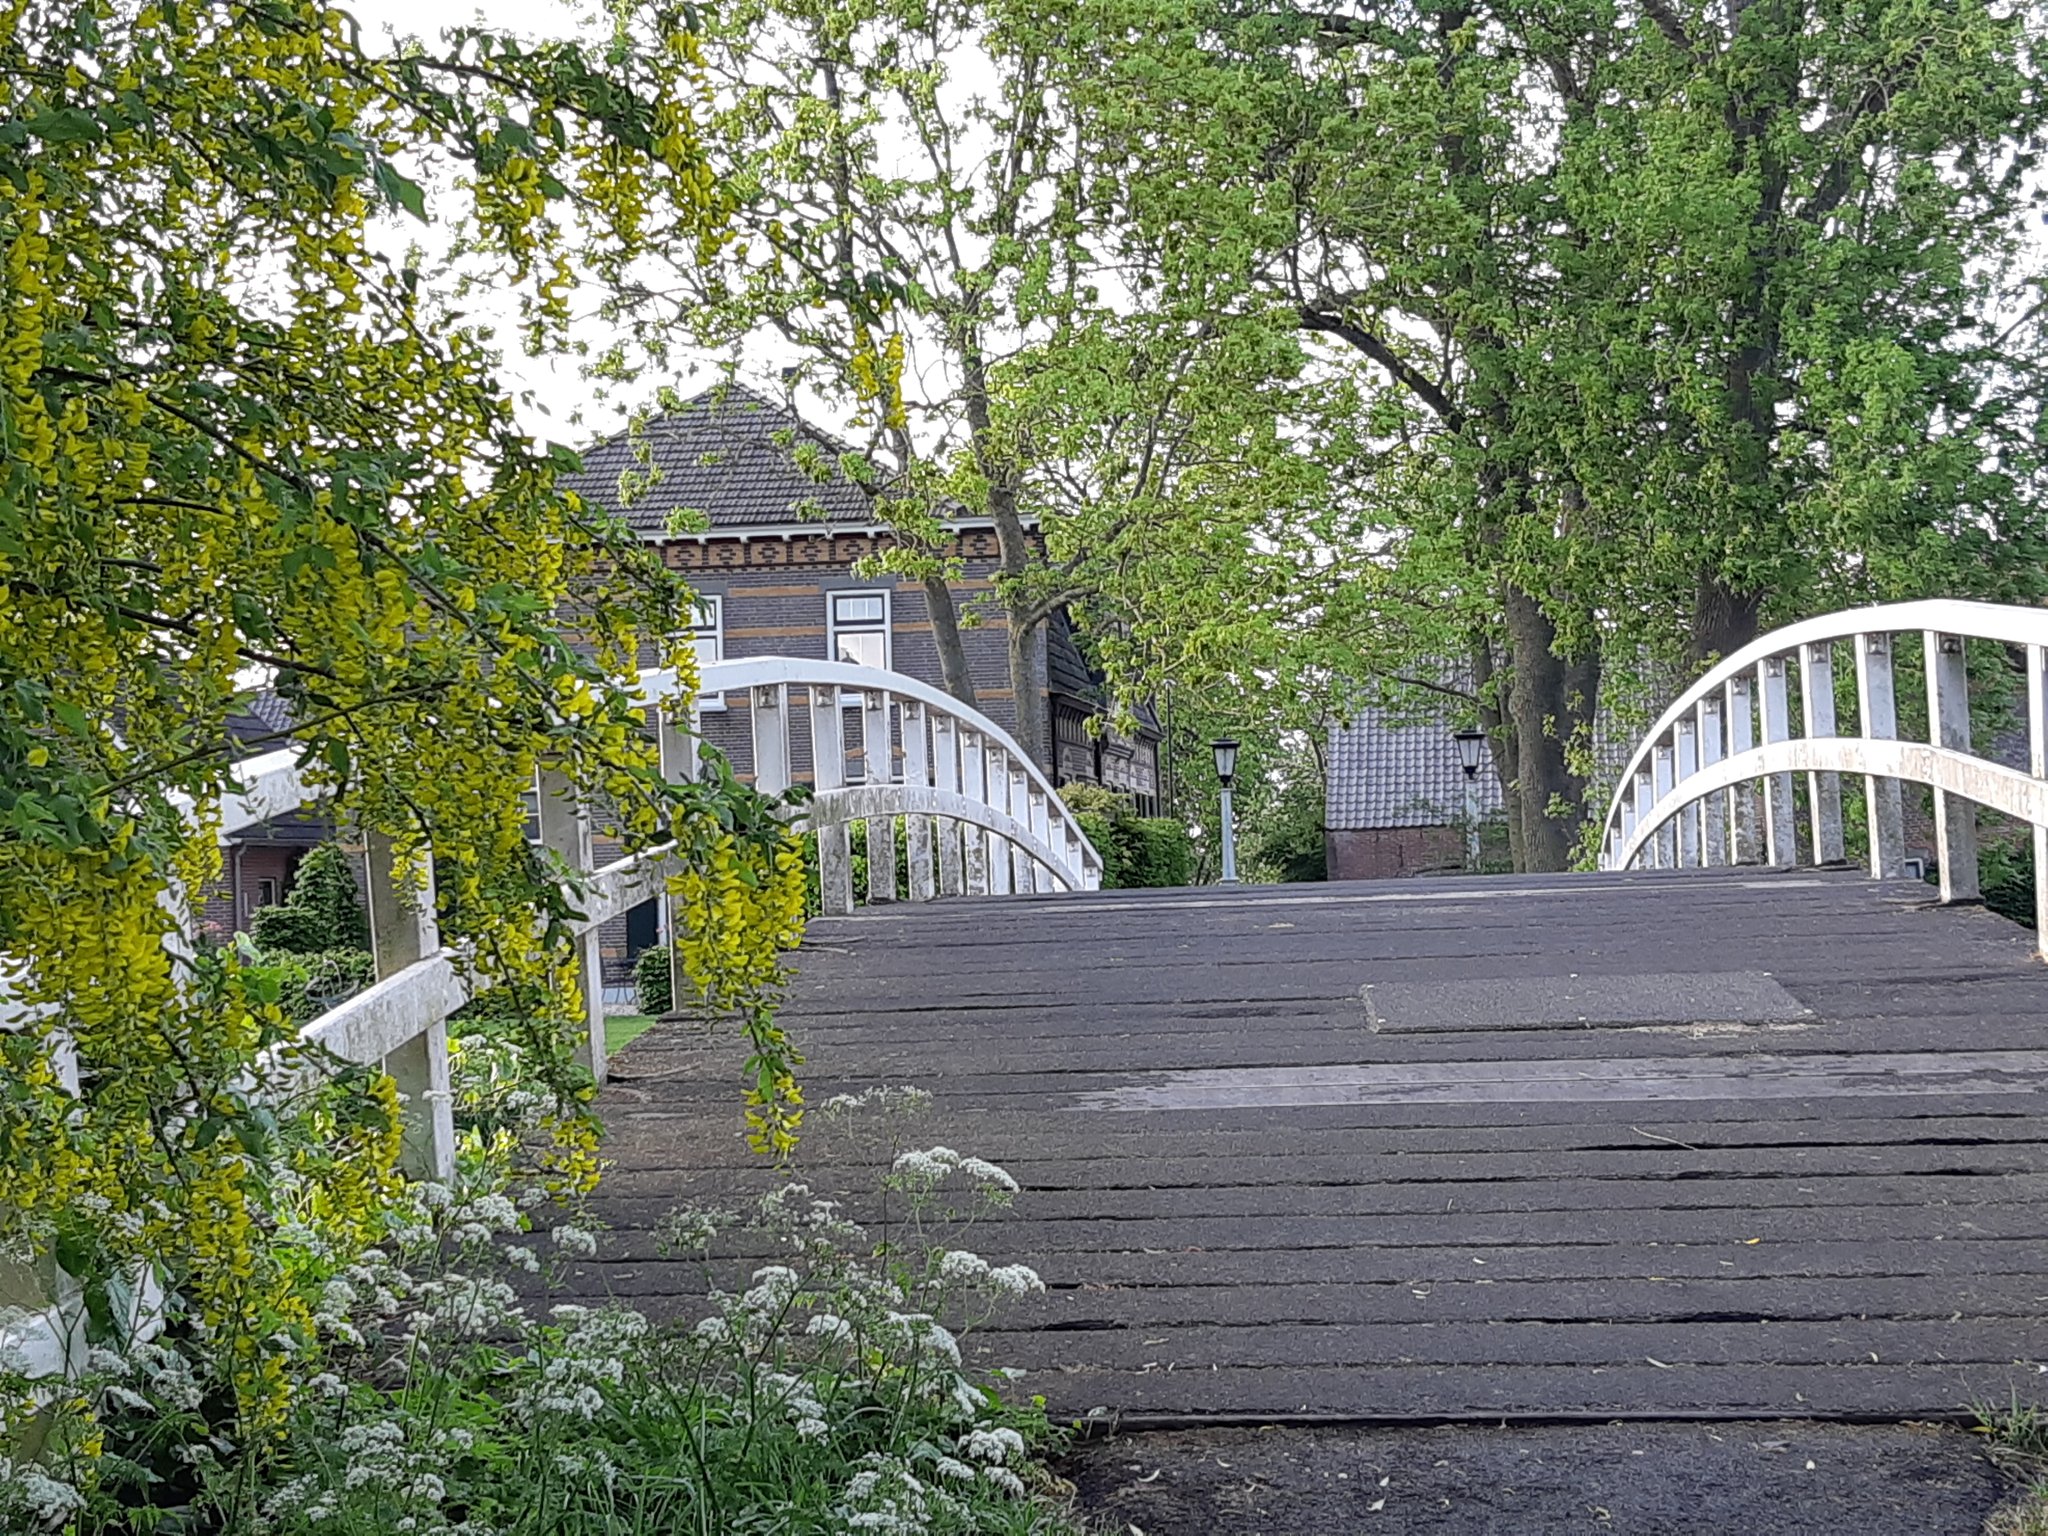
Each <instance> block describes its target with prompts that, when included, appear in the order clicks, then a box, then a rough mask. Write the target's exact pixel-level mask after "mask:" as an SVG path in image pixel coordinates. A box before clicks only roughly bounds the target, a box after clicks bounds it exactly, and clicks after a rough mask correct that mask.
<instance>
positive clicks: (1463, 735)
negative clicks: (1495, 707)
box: [1451, 730, 1486, 869]
mask: <svg viewBox="0 0 2048 1536" xmlns="http://www.w3.org/2000/svg"><path fill="white" fill-rule="evenodd" d="M1451 740H1453V741H1455V742H1456V743H1457V744H1458V766H1459V767H1460V768H1462V769H1464V770H1465V867H1466V868H1467V869H1477V868H1478V867H1479V754H1480V753H1481V752H1483V751H1484V750H1485V749H1486V732H1484V731H1473V730H1464V731H1453V732H1452V733H1451Z"/></svg>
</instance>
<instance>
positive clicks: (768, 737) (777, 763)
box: [748, 683, 844, 795]
mask: <svg viewBox="0 0 2048 1536" xmlns="http://www.w3.org/2000/svg"><path fill="white" fill-rule="evenodd" d="M823 691H824V692H825V693H827V694H830V693H831V692H832V690H831V689H829V688H828V689H825V690H823ZM816 703H817V699H816V694H815V692H814V693H813V696H812V704H813V705H814V706H815V705H816ZM833 708H834V709H837V708H838V706H837V705H836V704H835V705H833ZM748 714H749V715H751V716H752V723H751V730H752V731H753V736H754V788H756V789H758V790H759V791H761V793H762V794H764V795H779V794H781V793H782V792H783V791H784V790H786V789H788V788H789V786H790V783H791V781H792V779H793V778H794V775H793V774H792V773H791V771H790V738H791V736H792V734H793V732H794V730H795V727H794V726H792V725H791V723H790V715H791V710H790V703H789V686H788V685H787V684H786V683H766V684H763V685H762V686H761V687H759V688H756V689H754V690H752V693H751V695H750V708H749V709H748ZM811 717H812V721H813V729H814V730H815V729H817V728H818V711H817V710H816V708H815V707H814V708H813V709H812V711H811ZM831 719H832V723H833V724H834V725H837V724H838V723H839V717H838V715H836V714H835V715H833V716H832V717H831ZM834 739H835V740H836V739H837V738H834ZM817 745H818V743H817V741H816V740H815V739H813V741H812V743H811V747H812V754H813V758H814V759H815V756H816V750H817ZM834 761H835V762H839V761H840V759H839V757H838V755H837V754H836V753H835V754H834ZM840 771H841V772H844V765H843V763H842V765H841V768H840Z"/></svg>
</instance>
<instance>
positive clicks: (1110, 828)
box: [1060, 784, 1195, 890]
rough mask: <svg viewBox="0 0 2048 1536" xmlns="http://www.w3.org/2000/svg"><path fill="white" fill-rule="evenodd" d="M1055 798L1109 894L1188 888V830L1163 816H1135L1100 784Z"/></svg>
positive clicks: (1191, 864)
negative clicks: (1095, 859) (1098, 861)
mask: <svg viewBox="0 0 2048 1536" xmlns="http://www.w3.org/2000/svg"><path fill="white" fill-rule="evenodd" d="M1060 798H1061V799H1062V800H1064V801H1066V802H1067V808H1068V809H1069V810H1071V811H1072V812H1073V813H1074V820H1075V821H1076V822H1078V823H1079V824H1080V827H1081V831H1082V832H1083V833H1084V834H1086V836H1087V838H1088V841H1089V842H1091V843H1093V844H1094V845H1095V851H1096V852H1097V853H1099V854H1101V855H1102V884H1103V886H1104V888H1105V889H1109V890H1135V889H1138V888H1140V887H1158V886H1171V885H1187V884H1189V883H1191V882H1192V881H1193V880H1194V878H1195V845H1194V840H1193V839H1192V838H1191V837H1190V836H1189V835H1188V829H1187V828H1186V827H1184V826H1182V825H1181V824H1180V823H1179V822H1177V821H1174V820H1171V819H1170V818H1168V817H1164V816H1140V815H1139V814H1138V813H1137V810H1136V808H1135V807H1133V806H1132V804H1131V801H1130V798H1129V797H1128V796H1126V795H1121V794H1118V793H1117V792H1116V791H1115V790H1112V789H1104V788H1103V787H1102V786H1101V785H1099V784H1069V785H1067V786H1066V787H1065V788H1063V789H1061V790H1060Z"/></svg>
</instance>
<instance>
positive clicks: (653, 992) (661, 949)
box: [633, 944, 675, 1014]
mask: <svg viewBox="0 0 2048 1536" xmlns="http://www.w3.org/2000/svg"><path fill="white" fill-rule="evenodd" d="M633 992H634V996H635V997H636V998H637V999H638V1002H639V1005H640V1011H641V1012H642V1013H647V1014H663V1013H667V1012H668V1011H669V1009H671V1008H673V1007H674V1006H675V976H674V974H673V973H672V972H671V970H670V968H669V946H668V945H666V944H650V945H648V946H647V948H645V949H643V950H641V951H640V958H639V959H638V960H635V961H634V962H633Z"/></svg>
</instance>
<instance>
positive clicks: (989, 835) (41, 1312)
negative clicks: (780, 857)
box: [0, 656, 1102, 1375]
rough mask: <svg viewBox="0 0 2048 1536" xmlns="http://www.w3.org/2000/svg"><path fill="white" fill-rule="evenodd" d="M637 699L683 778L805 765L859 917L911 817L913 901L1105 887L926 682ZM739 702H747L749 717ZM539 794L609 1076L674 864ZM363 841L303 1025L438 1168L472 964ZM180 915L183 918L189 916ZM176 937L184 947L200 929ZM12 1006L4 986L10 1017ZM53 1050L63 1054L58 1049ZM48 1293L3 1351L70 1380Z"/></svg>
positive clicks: (1058, 809)
mask: <svg viewBox="0 0 2048 1536" xmlns="http://www.w3.org/2000/svg"><path fill="white" fill-rule="evenodd" d="M640 696H641V698H642V699H643V700H644V701H645V703H646V706H647V710H648V713H649V715H650V717H651V721H652V723H653V725H654V728H655V730H656V732H657V739H658V741H659V743H660V750H661V763H662V769H663V771H664V773H666V774H667V775H668V776H669V777H670V778H671V779H672V780H683V779H690V778H694V777H695V775H696V772H697V769H698V764H699V761H700V753H699V748H700V745H701V744H702V743H703V742H704V741H705V740H707V739H708V734H716V735H720V736H723V737H725V738H726V739H727V740H728V742H730V743H732V744H735V745H743V746H744V747H745V748H746V749H747V751H746V752H740V753H736V754H734V757H735V763H734V766H735V769H736V771H739V772H741V773H742V774H749V773H750V774H751V776H752V778H753V781H754V784H755V787H756V788H758V789H760V790H762V791H763V792H764V793H773V794H779V793H781V792H783V791H785V790H787V789H789V788H791V787H792V786H793V785H795V784H798V783H801V782H803V781H804V779H805V778H806V777H808V779H809V781H810V784H811V790H812V793H811V796H810V798H809V799H808V801H806V802H804V803H803V804H802V805H801V807H800V809H799V810H798V812H797V814H796V816H795V817H794V818H793V821H794V824H795V825H797V826H799V827H801V828H805V829H808V830H811V831H814V832H815V833H816V834H817V838H818V852H819V875H820V885H821V890H820V898H821V903H822V905H823V908H824V910H825V911H826V912H827V913H835V914H836V913H847V912H851V911H852V910H853V908H854V905H855V899H856V896H858V897H859V898H860V899H861V900H862V901H864V902H865V903H866V904H868V905H870V906H878V905H881V904H883V903H885V902H889V901H893V900H895V899H897V897H898V894H899V888H898V885H897V881H896V875H897V872H898V866H897V858H896V834H897V831H898V822H899V821H900V822H901V824H902V825H901V830H902V832H903V844H904V848H903V852H904V867H905V869H906V871H907V876H906V880H905V883H904V885H903V887H902V895H904V896H905V897H907V899H909V900H911V901H928V900H931V899H932V898H934V897H935V896H983V895H991V896H1000V895H1010V894H1017V893H1027V892H1042V891H1058V890H1070V891H1071V890H1084V889H1088V890H1092V889H1094V888H1095V887H1097V886H1099V885H1100V884H1101V881H1102V860H1101V857H1100V856H1099V855H1098V854H1097V853H1096V851H1095V848H1094V846H1093V845H1092V844H1091V843H1090V842H1089V841H1088V839H1087V837H1086V835H1084V834H1083V833H1082V831H1081V828H1080V825H1079V823H1078V822H1076V820H1075V819H1074V816H1073V814H1072V813H1071V812H1070V811H1068V810H1067V808H1066V804H1065V802H1063V801H1062V800H1061V799H1060V797H1059V795H1058V794H1057V792H1056V791H1055V790H1054V789H1053V787H1052V784H1051V783H1050V781H1048V780H1047V779H1046V777H1045V775H1044V774H1043V773H1042V772H1041V771H1040V770H1039V768H1038V766H1037V765H1036V764H1035V763H1034V762H1033V761H1032V760H1031V757H1030V755H1029V754H1028V753H1026V752H1025V751H1024V750H1023V748H1021V747H1020V746H1019V745H1018V744H1017V743H1016V742H1015V741H1014V740H1013V739H1012V738H1011V737H1010V735H1009V734H1008V733H1007V732H1006V731H1004V730H1003V728H1002V727H1001V726H999V725H997V724H996V723H995V722H994V721H992V720H990V719H988V718H987V717H986V716H984V715H982V714H980V713H979V712H978V711H976V710H974V709H971V708H969V707H968V706H966V705H964V704H962V703H960V702H959V701H958V700H956V699H954V698H953V697H952V696H951V695H950V694H946V693H943V692H941V691H939V690H938V689H935V688H931V687H928V686H926V685H925V684H923V683H920V682H918V681H917V680H916V679H914V678H910V677H905V676H903V675H902V674H901V673H896V672H882V671H877V670H874V669H871V668H866V667H857V666H851V665H848V664H846V663H842V662H828V661H808V660H802V659H799V658H793V657H783V656H772V657H762V658H757V659H752V660H744V661H729V662H720V663H717V664H715V665H712V666H708V667H705V668H704V669H703V676H702V679H701V683H700V690H699V691H698V692H697V693H695V694H692V695H690V696H688V697H687V698H678V697H677V695H676V686H675V678H674V676H673V674H671V673H667V672H657V673H650V674H647V675H645V676H644V677H643V678H642V679H641V683H640ZM729 697H730V698H732V699H733V700H734V702H733V703H730V704H729V703H728V698H729ZM741 710H745V711H746V712H747V715H748V719H747V725H746V728H745V729H744V730H742V729H740V728H739V721H738V717H739V715H740V712H741ZM714 715H715V716H716V717H717V718H718V719H719V720H720V721H721V722H722V724H721V725H720V726H718V727H717V728H715V730H714V729H712V728H708V727H707V723H706V721H707V717H711V716H714ZM748 752H750V754H751V761H750V762H749V761H745V760H744V759H745V757H746V756H747V755H748ZM297 756H298V753H297V752H296V750H294V749H285V750H283V751H278V752H271V753H266V754H264V755H263V756H260V757H255V758H251V759H249V760H248V761H247V762H244V763H241V764H239V765H237V767H236V769H235V774H236V777H237V779H238V780H239V781H240V784H241V789H240V791H239V793H236V794H233V795H230V796H229V797H228V798H227V800H226V802H225V803H224V804H223V806H222V814H221V819H220V835H221V837H222V838H223V840H226V839H231V838H233V837H235V836H237V835H238V834H242V833H246V832H248V831H250V830H251V829H253V828H255V827H257V826H259V825H261V824H262V823H264V822H266V821H269V820H270V819H271V818H273V817H276V816H281V815H284V814H286V813H288V812H291V811H295V810H297V809H299V808H300V807H302V806H305V805H308V804H312V803H316V802H317V801H318V799H319V798H320V796H321V794H322V791H321V790H320V789H319V788H318V787H317V786H314V785H310V784H308V783H307V782H306V780H305V779H304V778H303V777H302V775H301V774H300V772H299V769H298V766H297V761H296V760H297ZM538 791H539V795H538V798H539V841H540V843H541V845H542V846H544V847H545V848H547V849H549V850H550V851H551V852H553V853H554V854H555V855H557V856H558V857H559V858H560V860H561V861H562V863H563V865H564V866H565V867H566V869H567V870H568V871H569V872H570V873H571V874H572V875H573V876H575V877H576V878H577V879H578V882H579V884H580V886H581V897H582V900H581V906H582V912H583V915H582V917H581V919H580V920H578V921H577V922H576V923H575V924H574V932H575V934H576V944H577V949H578V956H577V966H578V971H579V985H580V988H581V991H582V994H583V998H584V1005H585V1008H586V1010H587V1014H588V1017H587V1020H586V1025H587V1032H586V1033H585V1035H584V1037H583V1042H582V1044H581V1045H580V1046H579V1049H578V1057H579V1059H580V1060H582V1061H583V1062H584V1064H585V1065H587V1066H588V1067H589V1068H590V1069H591V1071H592V1072H593V1073H594V1074H595V1075H596V1076H597V1078H598V1079H599V1080H600V1081H602V1080H603V1078H604V1076H605V1043H604V1041H605V1033H604V1003H603V998H604V985H603V970H602V961H603V957H602V955H601V953H600V947H599V946H600V938H599V931H600V929H601V928H602V927H603V926H604V924H606V923H607V922H609V921H611V920H612V919H614V918H616V917H619V916H621V915H622V914H624V913H625V912H627V911H629V910H630V909H632V908H634V907H637V906H639V905H641V904H642V903H643V902H646V901H648V900H650V899H654V898H657V897H664V898H665V895H666V892H667V888H668V887H667V877H668V875H669V873H670V858H669V855H668V853H667V851H666V850H665V849H660V848H657V849H653V850H651V851H649V852H645V853H640V854H635V855H632V856H630V857H627V858H622V859H618V860H614V861H612V862H610V863H606V864H604V865H598V864H597V863H596V859H595V842H596V832H597V829H596V825H595V822H594V821H593V819H592V816H591V814H590V812H589V810H588V808H587V807H585V806H583V805H582V804H580V803H579V802H578V800H577V797H576V796H575V794H574V792H573V788H572V786H571V785H570V784H569V783H568V781H567V780H566V779H564V778H563V777H562V776H561V775H559V774H552V773H545V772H544V773H543V774H542V775H541V780H540V783H539V785H538ZM856 822H864V823H865V824H866V834H867V871H868V876H867V879H866V881H865V883H864V884H863V886H862V888H861V889H860V890H858V891H856V889H855V884H856V882H855V880H854V868H853V859H852V856H851V837H850V832H851V828H852V826H853V824H854V823H856ZM365 854H366V857H365V861H364V862H365V865H366V869H367V874H368V885H369V890H368V898H369V899H368V906H369V917H370V941H371V949H372V952H373V954H374V957H375V961H376V972H377V980H376V982H375V983H374V984H373V985H371V986H369V987H367V988H365V989H364V990H363V991H361V992H359V993H357V994H356V995H355V996H353V997H350V998H348V999H347V1000H345V1001H343V1002H341V1003H339V1004H337V1005H336V1006H335V1007H333V1008H331V1009H329V1010H328V1011H327V1012H326V1013H323V1014H322V1015H320V1016H319V1017H318V1018H316V1019H314V1020H312V1021H311V1022H310V1023H308V1024H307V1025H306V1026H305V1029H304V1031H303V1033H304V1037H305V1038H306V1039H307V1040H308V1041H309V1042H311V1043H315V1044H318V1045H320V1046H322V1047H324V1048H325V1049H326V1050H329V1051H331V1052H333V1053H334V1054H335V1055H336V1056H338V1057H340V1058H342V1059H343V1060H346V1061H351V1062H357V1063H363V1064H369V1063H378V1062H381V1063H382V1064H383V1065H384V1067H385V1069H386V1070H387V1071H388V1072H390V1073H391V1075H392V1077H393V1078H394V1079H395V1080H396V1081H397V1084H398V1088H399V1091H400V1092H401V1093H403V1094H404V1095H405V1096H406V1104H405V1110H404V1113H405V1117H406V1120H405V1164H406V1167H407V1170H408V1171H409V1172H411V1173H413V1174H415V1175H417V1176H422V1177H428V1178H441V1179H446V1178H448V1177H451V1176H452V1175H453V1172H454V1163H455V1127H454V1120H453V1114H452V1109H451V1103H450V1094H449V1069H448V1028H447V1020H448V1017H449V1015H450V1014H452V1013H454V1012H455V1011H456V1010H457V1009H458V1008H460V1007H461V1006H462V1005H463V1004H464V1003H465V1002H467V1001H468V1000H469V997H470V993H471V985H472V972H471V970H470V968H469V967H468V966H466V965H464V964H462V963H461V961H462V959H463V957H462V956H461V955H459V954H457V953H455V952H453V951H452V950H450V949H448V948H444V947H443V945H442V943H441V940H440V934H439V930H438V927H437V925H436V923H435V920H434V902H433V897H432V892H433V868H432V855H431V852H429V853H428V854H427V855H426V857H425V868H424V869H423V870H418V871H416V872H415V878H414V880H410V881H409V880H406V879H404V878H402V877H401V876H400V875H395V874H394V871H393V857H392V848H391V846H390V844H389V842H388V841H387V840H385V839H383V838H381V837H374V836H373V837H371V838H370V839H369V840H368V846H367V848H366V849H365ZM421 876H423V877H424V879H423V880H421V879H420V878H419V877H421ZM663 916H664V921H663V923H662V925H661V929H662V933H663V935H664V937H665V938H666V937H667V936H668V935H670V934H672V933H673V932H674V925H673V922H672V914H671V913H670V912H669V911H668V907H667V902H666V900H664V904H663ZM180 918H181V921H182V922H184V923H185V924H186V925H187V926H188V928H189V923H190V914H189V911H181V912H180ZM172 942H173V943H174V944H175V943H179V942H189V934H188V936H187V938H186V939H185V940H182V941H181V940H180V939H178V938H176V937H174V938H173V940H172ZM0 975H4V969H0ZM10 1018H11V1016H10V1014H9V1011H8V1008H7V1003H6V998H5V996H4V989H0V1027H7V1025H8V1023H9V1022H10ZM54 1046H55V1049H56V1050H57V1051H58V1052H59V1055H60V1057H62V1058H65V1059H66V1060H67V1061H68V1054H69V1053H68V1048H67V1046H66V1044H65V1042H63V1041H62V1040H58V1041H56V1042H54ZM67 1079H68V1080H69V1081H70V1082H71V1083H72V1084H73V1085H74V1087H75V1085H76V1082H77V1077H76V1074H75V1072H69V1071H67ZM51 1289H52V1290H53V1291H54V1292H55V1293H56V1295H57V1299H56V1300H51V1299H50V1298H49V1296H48V1295H45V1296H43V1297H41V1298H39V1299H33V1300H31V1299H30V1298H10V1297H8V1296H6V1295H0V1344H4V1345H6V1346H7V1347H9V1348H11V1349H16V1350H19V1351H20V1352H21V1354H22V1355H23V1356H24V1358H25V1359H26V1360H27V1361H28V1372H29V1374H31V1375H54V1374H58V1373H61V1372H63V1371H64V1370H66V1369H67V1368H68V1366H70V1365H71V1364H73V1363H75V1361H76V1360H77V1359H79V1358H82V1355H83V1350H84V1334H83V1331H82V1327H83V1322H82V1319H83V1311H82V1308H80V1307H77V1306H75V1305H72V1304H70V1303H71V1302H75V1301H76V1297H75V1295H72V1294H71V1292H72V1290H73V1288H71V1287H68V1286H65V1285H63V1284H53V1285H52V1287H51ZM67 1297H68V1298H69V1301H68V1302H67V1300H66V1298H67ZM11 1300H20V1301H29V1302H30V1304H29V1305H28V1306H27V1307H25V1308H18V1309H13V1310H10V1309H9V1308H8V1307H7V1306H6V1305H5V1304H6V1303H8V1302H9V1301H11Z"/></svg>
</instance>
